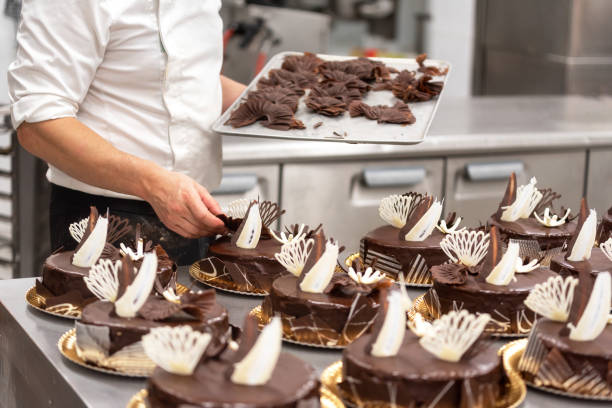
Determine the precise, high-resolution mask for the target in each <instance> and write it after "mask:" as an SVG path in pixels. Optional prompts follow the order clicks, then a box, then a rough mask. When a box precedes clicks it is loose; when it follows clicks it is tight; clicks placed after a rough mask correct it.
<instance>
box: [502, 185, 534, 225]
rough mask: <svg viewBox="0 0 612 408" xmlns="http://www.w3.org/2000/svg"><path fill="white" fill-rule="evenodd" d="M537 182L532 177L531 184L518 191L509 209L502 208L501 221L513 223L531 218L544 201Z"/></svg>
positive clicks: (521, 187)
mask: <svg viewBox="0 0 612 408" xmlns="http://www.w3.org/2000/svg"><path fill="white" fill-rule="evenodd" d="M536 183H537V180H536V178H535V177H532V178H531V180H530V181H529V184H525V185H522V186H519V187H518V188H517V189H516V199H515V200H514V202H513V203H512V204H510V205H509V206H507V207H502V210H503V212H502V215H501V220H502V221H507V222H513V221H516V220H518V219H519V218H529V216H530V215H531V214H532V213H533V210H534V209H535V208H536V207H537V205H538V203H539V202H540V200H541V199H542V193H541V192H540V191H539V190H538V189H537V188H536V186H535V185H536Z"/></svg>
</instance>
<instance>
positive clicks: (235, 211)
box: [225, 198, 251, 218]
mask: <svg viewBox="0 0 612 408" xmlns="http://www.w3.org/2000/svg"><path fill="white" fill-rule="evenodd" d="M250 205H251V200H249V199H248V198H239V199H238V200H234V201H232V202H230V203H229V204H228V206H227V211H226V212H225V213H226V214H227V216H228V217H231V218H244V217H245V216H246V213H247V210H248V209H249V206H250Z"/></svg>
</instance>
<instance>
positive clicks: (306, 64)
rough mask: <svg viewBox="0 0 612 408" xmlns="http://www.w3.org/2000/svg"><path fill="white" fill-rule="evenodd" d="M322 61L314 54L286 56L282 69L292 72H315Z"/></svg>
mask: <svg viewBox="0 0 612 408" xmlns="http://www.w3.org/2000/svg"><path fill="white" fill-rule="evenodd" d="M323 62H324V61H323V60H322V59H321V58H319V57H317V55H316V54H313V53H311V52H305V53H304V55H288V56H286V57H285V59H284V60H283V65H281V68H282V69H286V70H287V71H292V72H300V71H309V72H317V71H318V70H319V66H320V65H321V64H322V63H323Z"/></svg>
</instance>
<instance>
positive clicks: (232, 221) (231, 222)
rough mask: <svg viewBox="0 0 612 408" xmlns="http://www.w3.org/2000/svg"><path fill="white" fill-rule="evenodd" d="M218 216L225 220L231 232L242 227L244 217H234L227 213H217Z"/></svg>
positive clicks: (224, 222)
mask: <svg viewBox="0 0 612 408" xmlns="http://www.w3.org/2000/svg"><path fill="white" fill-rule="evenodd" d="M216 217H217V218H219V219H220V220H221V221H223V224H224V225H225V228H227V230H228V231H230V232H236V231H238V228H240V224H241V223H242V221H243V220H242V218H232V217H228V216H227V215H225V214H217V215H216Z"/></svg>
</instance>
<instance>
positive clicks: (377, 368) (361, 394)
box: [339, 331, 507, 408]
mask: <svg viewBox="0 0 612 408" xmlns="http://www.w3.org/2000/svg"><path fill="white" fill-rule="evenodd" d="M373 336H374V334H367V335H365V336H362V337H361V338H359V339H357V340H355V341H354V342H353V343H352V344H350V345H349V346H348V347H347V348H346V349H345V350H344V352H343V353H342V382H341V383H340V384H339V386H340V389H341V391H342V393H343V395H344V396H345V398H347V399H349V401H353V402H355V403H356V404H357V405H359V406H366V407H368V406H370V407H374V406H381V405H380V404H384V405H385V406H387V405H389V404H392V406H402V407H414V408H421V407H430V406H435V407H439V408H444V407H448V408H455V407H468V406H475V404H476V401H479V402H480V405H478V406H479V407H484V408H488V407H495V406H497V405H496V402H497V399H498V398H499V397H500V396H501V395H502V394H503V392H504V387H505V383H506V381H507V380H506V377H505V373H504V370H503V367H502V362H501V358H500V356H499V355H498V354H497V347H496V346H495V344H494V343H492V342H481V343H482V344H481V345H480V346H479V347H478V348H477V352H472V353H467V354H466V355H464V356H463V357H462V358H461V360H460V361H458V362H449V361H444V360H440V359H438V358H437V357H436V356H434V355H432V354H430V353H428V352H426V351H425V350H424V349H423V347H422V346H421V345H420V344H419V337H417V336H416V335H415V334H413V333H412V332H410V331H407V332H406V334H405V336H404V341H403V343H402V345H401V348H400V349H399V352H398V353H397V355H395V356H392V357H383V358H381V357H375V356H372V355H371V354H370V344H371V343H372V337H373ZM377 404H378V405H377Z"/></svg>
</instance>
